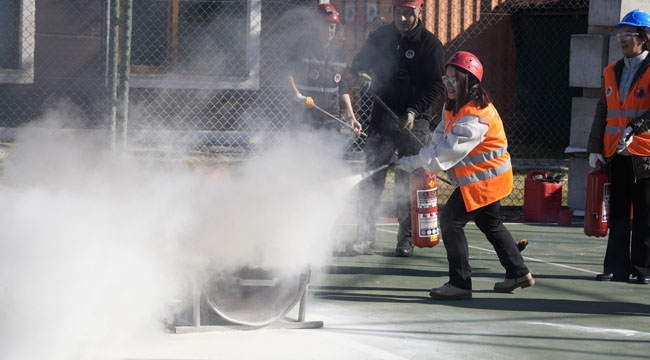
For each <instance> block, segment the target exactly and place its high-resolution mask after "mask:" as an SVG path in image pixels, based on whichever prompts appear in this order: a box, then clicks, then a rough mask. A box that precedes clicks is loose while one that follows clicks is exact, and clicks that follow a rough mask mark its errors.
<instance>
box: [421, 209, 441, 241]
mask: <svg viewBox="0 0 650 360" xmlns="http://www.w3.org/2000/svg"><path fill="white" fill-rule="evenodd" d="M438 233H439V230H438V213H437V212H434V213H426V214H418V234H420V237H430V236H436V235H438Z"/></svg>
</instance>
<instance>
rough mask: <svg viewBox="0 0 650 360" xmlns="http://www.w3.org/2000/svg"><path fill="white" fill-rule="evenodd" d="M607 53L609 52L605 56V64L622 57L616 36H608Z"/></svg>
mask: <svg viewBox="0 0 650 360" xmlns="http://www.w3.org/2000/svg"><path fill="white" fill-rule="evenodd" d="M608 53H609V54H608V57H607V64H611V63H613V62H614V61H618V60H620V59H621V58H622V57H623V53H622V52H621V46H620V45H619V44H618V40H616V36H610V37H609V50H608Z"/></svg>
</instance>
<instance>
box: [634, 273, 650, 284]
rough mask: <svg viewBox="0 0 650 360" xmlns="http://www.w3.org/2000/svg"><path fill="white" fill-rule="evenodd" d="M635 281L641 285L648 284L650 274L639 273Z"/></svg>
mask: <svg viewBox="0 0 650 360" xmlns="http://www.w3.org/2000/svg"><path fill="white" fill-rule="evenodd" d="M636 283H637V284H642V285H650V276H642V275H639V276H637V277H636Z"/></svg>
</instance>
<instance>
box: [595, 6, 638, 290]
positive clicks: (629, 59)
mask: <svg viewBox="0 0 650 360" xmlns="http://www.w3.org/2000/svg"><path fill="white" fill-rule="evenodd" d="M614 28H616V29H617V33H616V39H617V40H618V44H619V46H620V47H621V52H622V53H623V58H622V59H620V60H618V61H616V62H614V63H611V64H609V65H608V66H607V67H605V69H604V70H603V79H604V82H603V91H602V94H601V97H600V99H599V100H598V103H597V105H596V112H595V115H594V120H593V123H592V126H591V132H590V134H589V141H588V143H587V151H588V152H589V165H590V166H591V167H592V168H597V167H601V166H605V165H606V166H607V167H608V168H609V171H610V172H611V175H612V180H611V184H610V187H609V191H610V200H609V237H608V239H607V248H606V250H605V259H604V261H603V270H604V271H603V273H601V274H598V275H597V276H596V280H598V281H623V282H626V281H628V280H629V279H630V275H632V276H634V277H636V281H635V282H636V283H637V284H650V132H648V129H650V56H648V53H649V51H650V35H649V34H650V15H649V14H648V13H646V12H644V11H641V10H632V11H630V12H629V13H627V14H626V15H625V16H624V17H623V19H622V20H621V22H619V23H618V24H616V25H614ZM630 208H632V209H633V210H632V214H630ZM630 215H632V217H633V220H632V222H631V226H630ZM630 234H631V237H630Z"/></svg>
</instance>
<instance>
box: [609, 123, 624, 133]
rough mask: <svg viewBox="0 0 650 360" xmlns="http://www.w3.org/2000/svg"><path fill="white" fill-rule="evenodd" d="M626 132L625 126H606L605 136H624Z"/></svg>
mask: <svg viewBox="0 0 650 360" xmlns="http://www.w3.org/2000/svg"><path fill="white" fill-rule="evenodd" d="M624 130H625V126H612V125H607V126H605V134H610V135H616V134H622V133H623V131H624Z"/></svg>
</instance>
